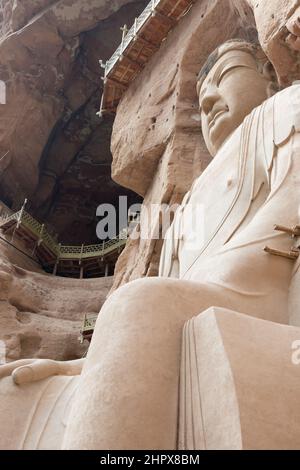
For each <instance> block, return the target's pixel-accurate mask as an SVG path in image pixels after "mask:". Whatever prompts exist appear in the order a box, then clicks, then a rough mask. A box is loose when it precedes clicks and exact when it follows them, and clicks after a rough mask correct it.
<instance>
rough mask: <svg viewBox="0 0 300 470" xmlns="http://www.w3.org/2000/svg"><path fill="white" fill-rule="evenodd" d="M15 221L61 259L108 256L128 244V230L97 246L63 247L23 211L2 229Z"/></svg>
mask: <svg viewBox="0 0 300 470" xmlns="http://www.w3.org/2000/svg"><path fill="white" fill-rule="evenodd" d="M11 221H15V222H16V224H17V226H20V224H22V225H23V226H25V227H27V229H28V230H30V232H31V233H32V234H33V235H34V236H35V237H36V240H37V243H38V244H42V243H43V244H44V245H45V246H46V247H47V248H48V249H49V250H50V251H51V252H52V253H53V254H54V255H55V257H56V258H57V259H58V260H59V259H72V260H78V261H80V260H82V259H86V258H93V257H101V256H103V257H104V256H106V255H107V254H109V253H111V252H112V251H115V250H117V249H118V248H122V247H123V246H124V245H125V244H126V242H127V229H124V230H123V231H122V232H121V233H120V234H119V235H118V236H117V237H115V238H113V239H112V240H109V241H107V242H102V243H98V244H95V245H62V244H60V243H58V242H57V241H56V240H55V239H54V238H53V236H52V235H51V234H50V233H49V232H48V231H47V229H46V227H45V225H43V224H40V223H39V222H38V221H37V220H36V219H34V218H33V217H32V216H31V215H30V214H28V212H26V211H25V210H24V209H21V210H20V211H19V212H16V213H14V214H12V215H11V216H9V217H7V218H6V219H4V220H2V221H1V222H0V228H1V227H2V226H5V225H7V224H8V223H9V222H11Z"/></svg>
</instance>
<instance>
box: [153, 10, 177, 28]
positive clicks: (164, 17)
mask: <svg viewBox="0 0 300 470" xmlns="http://www.w3.org/2000/svg"><path fill="white" fill-rule="evenodd" d="M153 16H154V17H157V18H160V19H161V20H162V21H164V22H168V23H169V25H170V26H173V27H174V26H176V25H177V23H178V21H177V20H175V19H174V18H171V16H167V15H165V14H164V13H161V12H160V11H157V10H154V12H153Z"/></svg>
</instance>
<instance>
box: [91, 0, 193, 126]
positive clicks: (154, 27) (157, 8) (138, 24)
mask: <svg viewBox="0 0 300 470" xmlns="http://www.w3.org/2000/svg"><path fill="white" fill-rule="evenodd" d="M196 1H197V0H152V1H151V2H150V3H149V5H148V6H147V7H146V8H145V10H144V11H143V13H142V14H141V15H140V16H139V18H136V20H135V22H134V25H133V26H132V28H131V29H130V30H129V31H127V28H126V26H125V27H124V28H123V38H122V42H121V44H120V46H119V47H118V49H117V50H116V52H115V53H114V54H113V56H112V57H111V59H110V60H109V61H107V62H106V63H103V62H102V61H100V64H101V66H102V67H103V68H104V69H105V71H104V77H103V80H104V90H103V94H102V100H101V107H100V112H99V116H100V117H101V116H103V115H104V114H107V113H115V112H116V109H117V106H118V104H119V102H120V99H121V97H122V95H123V93H124V92H125V91H126V90H127V88H128V87H129V84H130V83H131V82H132V81H133V80H134V79H135V78H136V76H137V75H138V74H139V73H140V72H141V71H142V70H143V68H144V67H145V65H146V64H147V63H148V62H149V60H150V59H151V57H152V56H153V54H155V52H156V51H158V49H159V48H160V45H161V43H162V42H163V40H164V39H165V38H166V37H167V35H168V34H169V32H170V31H171V30H172V29H173V28H174V27H175V26H176V25H177V24H178V22H179V21H180V19H181V18H182V17H183V16H184V15H186V13H187V12H188V11H189V10H190V9H191V7H192V6H193V4H194V3H195V2H196Z"/></svg>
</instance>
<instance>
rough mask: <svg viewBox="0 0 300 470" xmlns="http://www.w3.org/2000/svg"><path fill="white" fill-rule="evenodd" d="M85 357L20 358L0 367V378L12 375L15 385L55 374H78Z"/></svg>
mask: <svg viewBox="0 0 300 470" xmlns="http://www.w3.org/2000/svg"><path fill="white" fill-rule="evenodd" d="M84 362H85V359H78V360H75V361H66V362H61V361H52V360H51V359H22V360H20V361H15V362H11V363H9V364H5V365H4V366H1V367H0V379H2V378H4V377H9V376H12V379H13V381H14V382H15V384H17V385H21V384H26V383H31V382H37V381H39V380H42V379H47V378H48V377H53V376H55V375H68V376H72V375H80V374H81V371H82V367H83V364H84Z"/></svg>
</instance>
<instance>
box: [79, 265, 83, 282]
mask: <svg viewBox="0 0 300 470" xmlns="http://www.w3.org/2000/svg"><path fill="white" fill-rule="evenodd" d="M83 274H84V268H83V265H81V266H80V279H83Z"/></svg>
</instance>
